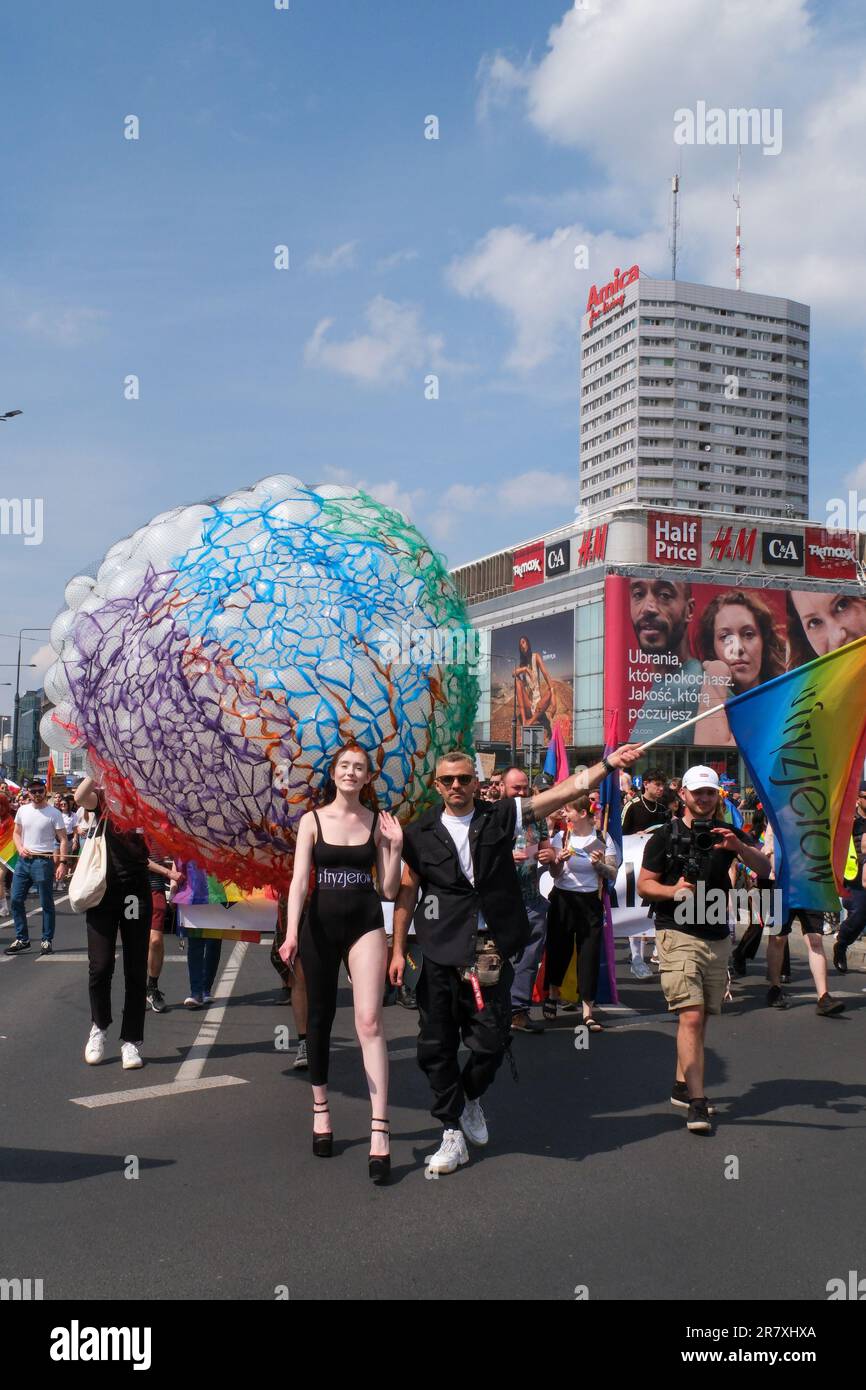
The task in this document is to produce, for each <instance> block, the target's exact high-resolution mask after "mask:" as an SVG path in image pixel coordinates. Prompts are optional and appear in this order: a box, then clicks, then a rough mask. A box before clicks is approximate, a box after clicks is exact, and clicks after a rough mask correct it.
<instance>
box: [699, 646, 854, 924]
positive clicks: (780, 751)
mask: <svg viewBox="0 0 866 1390" xmlns="http://www.w3.org/2000/svg"><path fill="white" fill-rule="evenodd" d="M864 688H866V637H859V638H858V639H857V641H856V642H848V643H847V645H846V646H844V647H839V648H837V650H836V651H834V652H828V653H827V655H826V656H819V657H818V658H817V660H815V661H809V662H807V663H806V664H805V666H798V667H797V669H796V670H794V671H788V672H787V674H786V675H784V676H777V677H776V678H775V680H771V681H766V682H765V684H764V685H759V686H756V687H755V689H754V690H747V691H746V692H745V694H743V695H737V696H736V697H735V698H734V699H731V700H729V701H728V702H727V704H726V705H725V712H726V714H727V716H728V724H729V726H730V729H731V733H732V734H733V735H734V738H735V739H736V741H737V744H738V745H739V749H740V753H741V754H742V756H743V760H744V762H745V763H746V765H747V766H748V769H749V773H750V775H751V779H752V783H753V785H754V787H755V790H756V791H757V793H758V796H759V798H760V801H761V805H762V806H763V807H764V810H765V811H766V812H767V815H768V816H769V819H770V823H771V825H772V827H773V830H774V831H775V835H776V846H777V857H776V858H777V862H776V880H777V883H778V886H779V888H780V889H781V890H782V895H783V900H784V904H785V911H786V912H791V911H793V910H794V909H796V908H804V909H808V910H813V911H817V912H834V911H836V909H837V908H838V906H839V895H840V894H841V892H842V890H843V879H844V875H845V861H846V859H847V857H848V845H849V842H850V839H851V824H852V821H853V817H854V804H855V802H856V800H857V789H858V786H859V783H860V779H861V777H862V775H863V759H864V756H866V700H864V698H863V691H864ZM779 850H781V861H780V859H779V853H778V851H779Z"/></svg>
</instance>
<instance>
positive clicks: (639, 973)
mask: <svg viewBox="0 0 866 1390" xmlns="http://www.w3.org/2000/svg"><path fill="white" fill-rule="evenodd" d="M629 973H630V974H632V975H634V977H635V979H636V980H648V979H649V978H650V976H651V975H652V973H653V972H652V971H651V970H650V968H649V966H648V965H647V963H646V961H645V960H644V959H643V957H642V956H635V957H634V959H633V960H632V963H631V965H630V966H629Z"/></svg>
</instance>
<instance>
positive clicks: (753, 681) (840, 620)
mask: <svg viewBox="0 0 866 1390" xmlns="http://www.w3.org/2000/svg"><path fill="white" fill-rule="evenodd" d="M863 636H866V597H863V596H861V595H859V594H856V593H850V594H843V593H838V592H819V593H812V592H809V591H807V590H791V591H785V590H782V589H772V588H749V587H746V586H744V585H730V584H692V583H689V582H688V580H686V579H684V578H683V577H681V576H680V575H678V576H677V577H676V578H673V577H672V575H671V573H670V572H668V573H667V574H666V573H664V572H660V573H658V574H657V575H655V576H652V577H650V578H647V577H638V576H631V577H630V576H627V575H608V577H607V579H606V580H605V643H604V704H605V722H606V723H607V721H608V720H609V719H610V718H611V716H612V715H613V714H614V713H615V714H616V728H617V741H618V742H619V741H621V740H624V739H626V738H631V739H632V740H634V741H636V742H645V741H646V740H648V739H650V738H653V737H655V735H656V734H660V733H668V732H669V737H668V738H667V739H666V743H668V744H672V745H679V746H683V745H689V746H694V747H704V748H720V747H721V748H724V747H733V745H734V740H733V738H732V736H731V733H730V730H729V729H728V721H727V718H726V715H725V701H726V700H727V699H728V698H729V697H730V696H731V695H732V694H741V693H742V692H743V691H745V690H750V689H751V688H752V687H753V686H755V685H760V684H762V683H763V682H764V681H767V680H772V679H773V677H774V676H779V675H782V673H783V672H784V671H786V670H789V669H791V668H792V667H794V666H801V665H803V663H804V662H806V661H811V660H813V659H814V658H815V657H816V656H823V655H824V654H825V653H826V652H829V651H835V649H836V648H837V647H841V646H844V644H845V643H846V642H852V641H854V639H855V638H857V637H863ZM704 711H712V713H709V712H708V713H707V717H706V718H705V719H702V720H701V721H700V723H698V724H695V725H692V726H690V727H681V726H683V725H685V724H686V723H687V721H688V720H689V719H691V718H692V717H693V716H694V715H696V714H700V713H702V712H704Z"/></svg>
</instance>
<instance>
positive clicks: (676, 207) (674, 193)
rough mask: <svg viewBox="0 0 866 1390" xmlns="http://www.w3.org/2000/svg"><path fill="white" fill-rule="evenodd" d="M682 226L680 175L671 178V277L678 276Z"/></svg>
mask: <svg viewBox="0 0 866 1390" xmlns="http://www.w3.org/2000/svg"><path fill="white" fill-rule="evenodd" d="M679 227H680V176H679V174H674V176H673V178H672V179H671V239H670V248H671V279H672V280H676V278H677V232H678V231H679Z"/></svg>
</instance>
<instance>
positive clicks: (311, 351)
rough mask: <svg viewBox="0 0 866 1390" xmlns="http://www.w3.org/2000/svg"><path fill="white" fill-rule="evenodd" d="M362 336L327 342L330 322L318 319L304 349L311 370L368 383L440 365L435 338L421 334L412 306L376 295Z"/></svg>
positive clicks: (439, 349) (439, 346) (440, 341)
mask: <svg viewBox="0 0 866 1390" xmlns="http://www.w3.org/2000/svg"><path fill="white" fill-rule="evenodd" d="M365 318H366V320H367V324H368V327H369V330H370V331H369V332H368V333H360V334H357V335H356V336H355V337H354V338H347V339H345V340H344V341H343V342H334V341H332V340H331V339H329V338H328V333H329V330H330V329H331V327H332V326H333V323H334V320H333V319H321V320H320V322H319V323H317V324H316V327H315V329H314V330H313V334H312V336H311V338H310V339H309V340H308V342H307V344H306V346H305V348H304V360H305V361H306V363H307V365H308V366H311V367H326V368H328V369H329V370H331V371H334V372H340V373H341V374H342V375H343V376H349V377H352V378H353V379H354V380H355V381H360V382H365V383H367V384H369V385H382V384H384V383H388V382H394V381H403V380H404V379H405V378H406V376H407V375H408V374H409V372H410V371H421V370H422V369H426V368H434V369H435V368H437V367H442V366H444V365H446V364H445V361H444V358H443V355H442V348H443V339H442V337H441V336H440V335H438V334H434V333H427V332H425V330H424V329H423V328H422V326H421V316H420V313H419V310H418V309H417V307H416V306H415V305H413V304H398V303H397V302H396V301H395V300H393V299H386V298H385V296H384V295H376V297H375V299H372V300H371V301H370V303H369V304H368V305H367V309H366V311H365Z"/></svg>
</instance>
